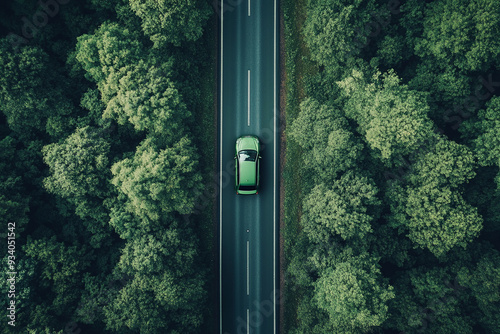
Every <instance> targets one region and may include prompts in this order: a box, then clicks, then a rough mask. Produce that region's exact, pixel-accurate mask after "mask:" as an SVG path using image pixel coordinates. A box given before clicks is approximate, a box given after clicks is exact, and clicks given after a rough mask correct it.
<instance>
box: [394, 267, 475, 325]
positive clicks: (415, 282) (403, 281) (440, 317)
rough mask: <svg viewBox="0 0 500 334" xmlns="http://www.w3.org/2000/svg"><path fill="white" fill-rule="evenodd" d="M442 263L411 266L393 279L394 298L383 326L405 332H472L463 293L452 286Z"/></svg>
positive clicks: (449, 276)
mask: <svg viewBox="0 0 500 334" xmlns="http://www.w3.org/2000/svg"><path fill="white" fill-rule="evenodd" d="M454 277H456V276H454V274H453V273H452V271H451V270H450V268H449V267H447V266H446V265H445V266H443V265H440V266H436V267H430V268H426V267H422V266H418V267H414V268H412V269H410V270H408V271H406V272H403V273H402V274H401V275H399V277H398V278H397V279H396V280H395V283H394V288H395V292H396V298H395V299H394V300H391V301H389V305H390V309H389V310H390V312H391V313H392V314H393V317H392V318H391V319H389V321H388V322H387V323H386V326H387V327H389V328H395V329H397V330H400V331H405V332H406V333H415V334H417V333H439V334H445V333H460V334H466V333H472V332H473V324H474V322H473V319H471V317H469V316H468V315H469V313H468V312H467V308H466V305H467V302H468V300H467V294H466V293H464V292H461V291H460V290H458V289H457V288H456V287H454V285H453V282H454Z"/></svg>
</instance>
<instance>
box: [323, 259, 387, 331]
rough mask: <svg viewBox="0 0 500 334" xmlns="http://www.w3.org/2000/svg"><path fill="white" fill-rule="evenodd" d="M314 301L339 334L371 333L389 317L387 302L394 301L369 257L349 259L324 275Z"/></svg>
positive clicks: (374, 262) (385, 281) (385, 282)
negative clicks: (340, 333)
mask: <svg viewBox="0 0 500 334" xmlns="http://www.w3.org/2000/svg"><path fill="white" fill-rule="evenodd" d="M314 287H315V290H314V298H315V300H316V301H317V303H318V307H319V308H320V309H323V310H325V311H326V312H327V313H328V315H329V317H330V322H331V324H332V325H333V327H334V328H335V329H336V331H337V332H343V333H351V332H354V331H356V330H358V331H362V332H368V331H370V330H371V329H373V328H374V327H377V326H381V325H382V324H383V323H384V321H385V320H386V319H387V318H388V317H389V314H388V306H387V302H388V301H389V300H391V299H393V298H394V297H395V295H394V291H393V287H392V286H390V285H388V284H387V280H386V279H384V278H383V277H382V275H381V272H380V266H379V265H378V264H377V260H376V259H374V258H371V257H370V256H369V255H367V254H363V255H359V256H349V257H347V258H346V259H345V260H344V261H342V262H339V263H337V264H336V265H335V267H333V268H329V269H327V270H325V271H324V272H322V273H321V275H320V278H319V279H318V280H317V281H316V282H315V283H314Z"/></svg>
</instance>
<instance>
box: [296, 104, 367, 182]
mask: <svg viewBox="0 0 500 334" xmlns="http://www.w3.org/2000/svg"><path fill="white" fill-rule="evenodd" d="M289 131H290V136H291V137H292V138H294V139H295V141H297V143H298V144H299V145H300V146H301V147H302V148H303V149H304V155H303V159H304V165H306V166H308V167H309V168H312V169H313V170H314V172H315V174H316V175H318V176H319V177H320V179H321V180H325V181H326V182H329V181H330V180H333V179H335V178H336V177H337V175H338V173H340V172H342V171H345V170H349V169H350V168H353V167H355V166H356V163H357V162H358V160H359V159H360V157H361V151H362V149H363V146H362V144H361V143H360V142H359V141H358V140H357V139H356V138H355V137H354V136H353V134H352V133H351V132H350V131H349V125H348V123H347V120H346V119H345V118H344V117H343V116H341V115H339V112H336V111H335V110H334V109H333V108H331V107H329V106H326V105H322V104H320V103H319V102H318V101H316V100H314V99H310V98H308V99H306V100H304V101H303V102H302V103H301V104H300V114H299V116H298V117H297V118H296V119H295V120H294V121H293V123H292V124H291V126H290V130H289Z"/></svg>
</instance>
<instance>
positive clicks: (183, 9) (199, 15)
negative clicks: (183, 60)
mask: <svg viewBox="0 0 500 334" xmlns="http://www.w3.org/2000/svg"><path fill="white" fill-rule="evenodd" d="M129 3H130V8H131V9H132V10H133V11H134V12H135V14H136V15H137V16H139V17H140V18H141V21H142V29H143V30H144V33H145V34H146V35H148V36H149V37H150V38H151V40H152V41H153V42H154V44H155V47H161V46H163V45H165V44H166V43H172V44H174V45H176V46H179V45H180V44H181V42H184V41H195V40H197V39H198V38H200V36H201V34H202V33H203V25H204V24H205V22H206V21H207V19H208V18H209V17H210V15H211V14H212V10H211V9H210V7H209V6H208V3H207V2H206V1H203V0H161V1H154V0H130V1H129Z"/></svg>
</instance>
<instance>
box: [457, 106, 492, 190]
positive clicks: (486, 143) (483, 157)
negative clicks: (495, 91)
mask: <svg viewBox="0 0 500 334" xmlns="http://www.w3.org/2000/svg"><path fill="white" fill-rule="evenodd" d="M464 125H465V126H464V129H463V130H461V131H463V132H464V133H465V134H466V136H467V137H469V138H471V137H472V138H473V139H472V146H473V148H474V151H475V152H476V154H477V156H478V162H479V164H480V165H481V166H499V167H500V97H498V96H495V97H493V98H492V99H491V100H490V101H488V102H487V103H486V109H481V110H480V111H479V112H478V115H477V120H474V121H468V122H466V123H465V124H464ZM496 183H497V186H498V189H499V190H500V173H499V174H498V175H497V178H496Z"/></svg>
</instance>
